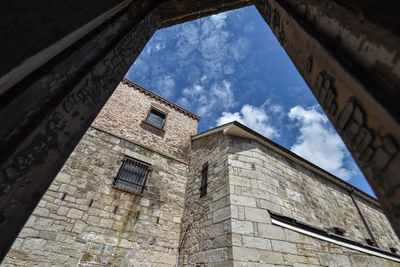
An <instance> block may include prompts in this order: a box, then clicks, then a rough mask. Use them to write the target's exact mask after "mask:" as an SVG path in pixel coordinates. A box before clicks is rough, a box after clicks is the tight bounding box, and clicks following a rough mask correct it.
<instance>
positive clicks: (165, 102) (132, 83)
mask: <svg viewBox="0 0 400 267" xmlns="http://www.w3.org/2000/svg"><path fill="white" fill-rule="evenodd" d="M122 83H123V84H126V85H128V86H129V87H132V88H133V89H135V90H138V91H140V92H142V93H145V94H146V95H149V96H150V97H152V98H154V99H157V100H158V101H160V102H161V103H162V104H165V105H167V106H170V107H172V108H173V109H175V110H177V111H179V112H182V113H183V114H185V115H186V116H189V117H190V118H192V119H194V120H196V121H198V122H199V121H200V119H201V117H200V116H198V115H196V114H194V113H193V112H190V111H189V110H187V109H184V108H183V107H181V106H179V105H177V104H175V103H174V102H171V101H169V100H168V99H165V98H164V97H162V96H160V95H158V94H156V93H154V92H152V91H150V90H149V89H147V88H144V87H143V86H141V85H139V84H137V83H135V82H132V81H131V80H129V79H127V78H123V79H122Z"/></svg>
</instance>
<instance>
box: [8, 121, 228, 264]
mask: <svg viewBox="0 0 400 267" xmlns="http://www.w3.org/2000/svg"><path fill="white" fill-rule="evenodd" d="M126 154H129V155H136V156H137V157H139V158H140V159H146V158H148V159H152V162H151V163H152V171H151V172H150V174H149V177H148V180H147V185H146V186H147V190H145V191H144V194H143V197H139V196H135V195H133V194H129V193H125V192H122V191H119V190H116V189H113V188H111V185H112V183H113V180H114V177H115V176H116V175H117V172H118V170H119V168H120V165H121V163H122V159H123V157H124V155H126ZM186 174H187V165H186V164H184V163H181V162H178V161H176V160H174V159H172V158H170V157H166V156H163V155H161V154H159V153H157V152H154V151H151V150H148V149H146V148H144V147H142V146H138V145H136V144H133V143H132V142H129V141H126V140H123V139H121V138H118V137H115V136H113V135H110V134H108V133H105V132H102V131H99V130H97V129H95V128H90V129H89V131H88V132H87V133H86V135H85V136H84V138H83V139H82V140H81V142H80V143H79V145H78V146H77V147H76V149H75V150H74V152H73V153H72V155H71V157H70V158H69V159H68V161H67V162H66V163H65V165H64V167H63V169H62V170H61V172H60V174H59V175H58V176H57V177H56V179H55V180H54V182H53V183H52V184H51V186H50V189H49V190H48V191H47V193H46V194H45V195H44V197H43V199H42V200H41V201H40V202H39V204H38V207H37V208H36V209H35V210H34V212H33V214H32V216H31V217H30V219H29V221H28V223H27V224H26V225H25V227H24V229H23V230H22V232H21V233H20V235H19V237H18V239H17V241H16V242H15V243H14V245H13V247H12V249H11V251H10V252H9V254H8V256H7V257H6V258H5V260H4V262H3V263H4V265H2V266H36V265H41V266H54V265H55V266H78V265H79V266H109V265H113V264H116V265H118V266H128V265H129V266H142V265H143V266H174V265H175V261H176V253H177V248H178V239H179V232H180V227H179V226H180V220H181V217H182V212H183V206H184V195H185V185H186V177H187V175H186ZM64 194H65V197H64V200H62V197H63V195H64ZM90 203H91V204H90ZM225 254H226V253H225ZM225 254H223V253H222V255H225ZM218 255H219V254H217V253H214V254H212V256H211V257H212V258H214V259H218V257H219V256H218Z"/></svg>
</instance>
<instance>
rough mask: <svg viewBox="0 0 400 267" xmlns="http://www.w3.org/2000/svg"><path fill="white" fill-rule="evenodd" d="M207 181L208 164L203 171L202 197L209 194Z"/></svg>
mask: <svg viewBox="0 0 400 267" xmlns="http://www.w3.org/2000/svg"><path fill="white" fill-rule="evenodd" d="M207 180H208V162H206V163H205V164H204V165H203V169H202V170H201V185H200V197H202V196H204V195H206V194H207Z"/></svg>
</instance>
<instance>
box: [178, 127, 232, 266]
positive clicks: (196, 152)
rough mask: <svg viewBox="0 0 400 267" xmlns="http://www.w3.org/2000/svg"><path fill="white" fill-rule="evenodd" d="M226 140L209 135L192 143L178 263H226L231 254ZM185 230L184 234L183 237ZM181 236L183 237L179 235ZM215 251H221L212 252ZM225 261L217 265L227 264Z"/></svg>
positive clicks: (193, 264)
mask: <svg viewBox="0 0 400 267" xmlns="http://www.w3.org/2000/svg"><path fill="white" fill-rule="evenodd" d="M227 147H228V144H227V140H226V139H225V138H224V136H223V135H216V136H211V137H210V138H205V139H204V140H200V141H198V142H194V143H193V144H192V153H191V160H190V162H191V164H190V170H189V177H188V184H187V188H186V203H185V211H184V216H183V223H182V227H181V242H182V248H181V252H180V258H179V262H180V265H181V266H197V265H196V264H200V266H202V265H201V264H206V265H208V264H211V263H212V264H213V266H214V265H215V264H217V262H218V264H228V263H227V262H226V261H227V260H228V256H229V255H232V251H231V250H232V249H231V243H232V241H231V240H232V238H231V236H230V235H229V228H230V227H231V223H230V218H231V210H230V202H229V186H228V164H227V160H228V157H227V156H228V155H227V153H226V152H227ZM206 162H208V187H207V194H206V195H205V196H203V197H201V198H200V190H199V189H200V183H201V175H200V172H201V170H202V166H203V164H204V163H206ZM185 233H186V236H185V237H184V235H185ZM183 237H184V238H183ZM215 251H219V252H221V251H224V252H223V253H219V254H218V255H219V256H218V257H216V256H215ZM230 264H231V263H229V264H228V265H221V266H231V265H230Z"/></svg>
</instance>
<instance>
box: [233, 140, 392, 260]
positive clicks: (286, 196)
mask: <svg viewBox="0 0 400 267" xmlns="http://www.w3.org/2000/svg"><path fill="white" fill-rule="evenodd" d="M227 138H229V149H228V151H229V155H228V166H229V187H230V192H231V194H230V203H231V234H232V244H233V247H232V257H233V266H255V265H253V264H279V265H285V266H287V265H290V266H321V265H322V266H398V263H395V262H393V261H389V260H385V259H382V258H379V257H375V256H370V255H367V254H364V253H361V252H358V251H355V250H351V249H347V248H343V247H340V246H337V245H335V244H332V243H329V242H325V241H321V240H319V239H315V238H312V237H309V236H306V235H303V234H300V233H298V232H295V231H292V230H288V229H284V228H282V227H280V226H276V225H273V224H271V220H270V216H269V213H268V210H272V211H275V212H277V213H280V214H283V215H286V216H289V217H292V218H295V219H297V220H300V221H302V222H306V223H308V224H310V225H313V226H316V227H320V228H325V229H331V227H333V226H339V227H342V228H344V229H346V231H347V233H346V236H347V237H349V238H353V239H356V240H360V241H363V243H365V241H364V238H368V237H369V236H368V233H367V231H366V229H365V227H364V225H363V223H362V221H361V218H360V216H359V215H358V212H357V210H356V208H355V207H354V205H353V203H352V200H351V198H350V197H349V194H348V192H345V190H344V189H342V188H341V187H339V186H337V185H335V184H333V183H332V182H329V181H327V180H326V179H325V178H322V177H320V176H318V175H316V174H314V173H311V172H310V171H308V170H307V169H305V168H304V167H301V166H299V165H298V164H296V163H294V162H292V161H290V160H288V159H286V158H284V157H282V156H280V155H278V154H277V153H276V152H274V151H271V150H270V149H268V148H266V147H264V146H263V145H261V144H260V143H258V142H256V141H253V140H250V139H244V138H238V137H227ZM368 209H370V211H369V212H366V213H368V214H365V216H368V215H369V214H374V217H373V218H370V220H369V222H370V223H371V226H372V225H376V227H374V226H372V227H371V228H372V229H373V230H376V229H378V230H379V232H375V236H378V235H380V236H379V241H378V243H381V244H382V247H381V248H382V249H385V250H388V247H384V246H383V244H385V245H387V244H393V245H395V246H396V247H398V246H399V240H398V239H397V237H396V236H395V235H394V234H392V235H391V234H390V233H393V232H390V233H387V234H384V233H383V232H382V231H381V228H380V227H381V226H378V225H385V226H384V227H383V229H387V228H390V225H389V224H388V222H387V220H386V218H385V216H384V215H383V213H382V212H381V211H380V210H379V209H378V208H377V207H376V206H374V205H368ZM256 266H258V265H256ZM260 266H263V265H260ZM266 266H269V265H266Z"/></svg>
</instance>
